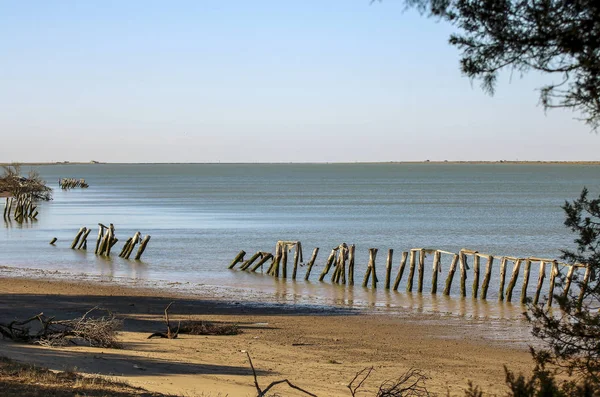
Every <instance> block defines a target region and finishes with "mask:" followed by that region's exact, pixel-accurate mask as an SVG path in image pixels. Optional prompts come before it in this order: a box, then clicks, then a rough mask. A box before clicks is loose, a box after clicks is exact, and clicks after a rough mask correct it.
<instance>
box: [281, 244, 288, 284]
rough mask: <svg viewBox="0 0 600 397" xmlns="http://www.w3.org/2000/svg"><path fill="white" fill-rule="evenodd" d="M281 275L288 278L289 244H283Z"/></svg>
mask: <svg viewBox="0 0 600 397" xmlns="http://www.w3.org/2000/svg"><path fill="white" fill-rule="evenodd" d="M281 248H282V251H281V277H283V278H287V256H288V247H287V244H281Z"/></svg>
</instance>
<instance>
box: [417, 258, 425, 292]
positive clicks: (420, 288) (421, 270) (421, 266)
mask: <svg viewBox="0 0 600 397" xmlns="http://www.w3.org/2000/svg"><path fill="white" fill-rule="evenodd" d="M424 276H425V250H424V249H423V248H421V249H420V250H419V285H418V287H417V292H418V293H422V292H423V277H424Z"/></svg>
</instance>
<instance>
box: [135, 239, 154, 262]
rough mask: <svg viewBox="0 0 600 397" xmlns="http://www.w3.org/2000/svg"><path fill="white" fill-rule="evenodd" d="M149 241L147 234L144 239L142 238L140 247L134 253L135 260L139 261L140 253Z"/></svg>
mask: <svg viewBox="0 0 600 397" xmlns="http://www.w3.org/2000/svg"><path fill="white" fill-rule="evenodd" d="M149 241H150V235H149V234H147V235H146V237H144V239H143V240H142V243H141V244H140V248H138V252H137V254H136V255H135V260H136V261H139V260H140V258H141V257H142V254H143V253H144V251H145V250H146V246H147V245H148V242H149Z"/></svg>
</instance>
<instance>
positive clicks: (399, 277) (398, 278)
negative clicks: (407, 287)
mask: <svg viewBox="0 0 600 397" xmlns="http://www.w3.org/2000/svg"><path fill="white" fill-rule="evenodd" d="M406 258H408V252H406V251H404V252H402V259H401V260H400V267H399V268H398V274H397V275H396V280H394V291H398V286H399V285H400V281H401V280H402V274H403V273H404V267H405V266H406Z"/></svg>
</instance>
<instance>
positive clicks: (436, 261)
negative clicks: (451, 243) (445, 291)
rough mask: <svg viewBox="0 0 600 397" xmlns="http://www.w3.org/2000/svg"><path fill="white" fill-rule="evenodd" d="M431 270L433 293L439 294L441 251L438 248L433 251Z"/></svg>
mask: <svg viewBox="0 0 600 397" xmlns="http://www.w3.org/2000/svg"><path fill="white" fill-rule="evenodd" d="M431 271H432V273H431V293H432V294H433V295H435V294H437V279H438V272H439V271H440V251H437V250H436V251H435V252H434V253H433V268H432V270H431Z"/></svg>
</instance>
